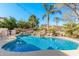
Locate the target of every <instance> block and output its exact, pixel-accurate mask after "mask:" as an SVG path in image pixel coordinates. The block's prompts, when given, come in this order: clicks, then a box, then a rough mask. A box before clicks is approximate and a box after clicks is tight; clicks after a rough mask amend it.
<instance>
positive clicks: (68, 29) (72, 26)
mask: <svg viewBox="0 0 79 59" xmlns="http://www.w3.org/2000/svg"><path fill="white" fill-rule="evenodd" d="M76 25H77V24H76V23H75V22H73V21H71V22H68V23H67V24H64V25H63V30H64V32H65V34H66V35H68V36H71V35H73V34H74V33H73V32H74V31H75V30H76Z"/></svg>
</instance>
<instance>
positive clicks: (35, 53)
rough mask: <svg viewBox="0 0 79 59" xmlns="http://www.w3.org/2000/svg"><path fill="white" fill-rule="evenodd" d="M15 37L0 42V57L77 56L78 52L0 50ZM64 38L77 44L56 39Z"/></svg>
mask: <svg viewBox="0 0 79 59" xmlns="http://www.w3.org/2000/svg"><path fill="white" fill-rule="evenodd" d="M14 38H15V36H9V37H8V38H7V39H2V40H0V56H79V50H78V49H77V50H41V51H31V52H11V51H6V50H3V49H1V47H2V46H3V45H4V44H5V43H7V42H9V41H12V40H14ZM56 38H64V39H67V40H71V41H74V42H77V43H79V41H78V40H76V39H74V40H73V39H71V38H67V37H56Z"/></svg>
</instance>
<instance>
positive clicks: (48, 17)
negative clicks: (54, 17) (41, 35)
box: [47, 15, 49, 30]
mask: <svg viewBox="0 0 79 59" xmlns="http://www.w3.org/2000/svg"><path fill="white" fill-rule="evenodd" d="M47 30H49V15H47Z"/></svg>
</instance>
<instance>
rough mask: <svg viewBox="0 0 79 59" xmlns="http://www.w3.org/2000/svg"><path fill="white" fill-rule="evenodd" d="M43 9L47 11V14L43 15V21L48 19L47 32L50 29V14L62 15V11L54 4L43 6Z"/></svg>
mask: <svg viewBox="0 0 79 59" xmlns="http://www.w3.org/2000/svg"><path fill="white" fill-rule="evenodd" d="M43 7H44V8H45V10H46V13H45V14H44V15H43V19H44V18H45V17H46V18H47V30H48V29H49V21H50V14H55V13H57V12H59V13H61V12H60V10H58V9H57V8H56V7H55V6H54V4H52V5H47V4H43Z"/></svg>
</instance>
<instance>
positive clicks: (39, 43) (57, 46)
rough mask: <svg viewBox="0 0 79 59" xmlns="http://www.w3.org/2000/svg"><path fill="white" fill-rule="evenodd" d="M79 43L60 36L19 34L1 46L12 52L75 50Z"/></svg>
mask: <svg viewBox="0 0 79 59" xmlns="http://www.w3.org/2000/svg"><path fill="white" fill-rule="evenodd" d="M78 46H79V44H77V43H75V42H72V41H69V40H63V39H60V38H50V37H35V36H31V35H19V36H16V39H15V40H13V41H11V42H8V43H7V44H5V45H3V46H2V49H4V50H7V51H14V52H28V51H38V50H76V49H77V48H78Z"/></svg>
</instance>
